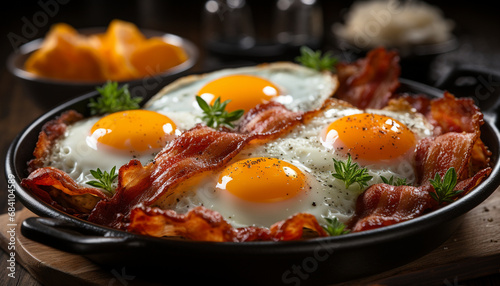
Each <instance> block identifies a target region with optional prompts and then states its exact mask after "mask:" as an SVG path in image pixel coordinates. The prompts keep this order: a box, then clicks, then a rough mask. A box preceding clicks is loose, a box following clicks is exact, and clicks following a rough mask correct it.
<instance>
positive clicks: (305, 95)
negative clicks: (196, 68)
mask: <svg viewBox="0 0 500 286" xmlns="http://www.w3.org/2000/svg"><path fill="white" fill-rule="evenodd" d="M235 74H245V75H254V76H258V77H261V78H264V79H267V80H268V81H270V82H272V83H273V84H275V85H276V86H278V88H279V89H280V91H281V92H284V94H281V95H280V96H279V97H277V98H276V99H275V100H276V101H278V102H280V103H282V104H284V105H285V106H286V107H287V108H288V109H290V110H295V111H297V110H302V111H306V110H312V109H316V108H319V107H320V106H321V104H322V103H323V101H325V100H326V99H327V98H328V97H331V96H332V95H333V93H334V91H335V90H336V88H337V85H338V82H337V78H336V76H334V75H332V74H331V73H329V72H318V71H316V70H313V69H310V68H306V67H303V66H300V65H297V64H293V63H288V62H280V63H271V64H262V65H258V66H252V67H242V68H232V69H222V70H218V71H215V72H211V73H206V74H202V75H191V76H187V77H183V78H180V79H178V80H176V81H174V82H173V83H171V84H169V85H167V86H166V87H165V88H163V89H162V90H161V91H160V92H159V93H158V94H157V95H155V96H154V97H153V98H151V99H150V100H149V101H148V102H147V103H146V104H145V105H144V108H145V109H149V110H153V111H157V112H159V113H164V114H166V113H168V112H171V111H186V112H189V113H191V114H196V115H198V116H200V115H201V109H200V108H199V107H198V104H197V103H196V101H195V96H196V95H198V91H199V90H200V89H201V88H202V87H203V86H205V85H206V84H207V83H209V82H211V81H213V80H215V79H218V78H221V77H224V76H228V75H235Z"/></svg>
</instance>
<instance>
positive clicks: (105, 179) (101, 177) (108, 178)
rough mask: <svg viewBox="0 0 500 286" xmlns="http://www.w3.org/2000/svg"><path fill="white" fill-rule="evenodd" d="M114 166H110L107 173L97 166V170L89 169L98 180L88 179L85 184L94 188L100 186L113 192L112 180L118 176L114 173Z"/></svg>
mask: <svg viewBox="0 0 500 286" xmlns="http://www.w3.org/2000/svg"><path fill="white" fill-rule="evenodd" d="M115 171H116V166H114V167H113V168H111V171H110V172H109V173H108V172H106V171H104V172H103V171H101V169H99V168H97V170H90V174H92V176H93V177H94V178H96V179H97V180H98V181H88V182H87V184H88V185H91V186H93V187H96V188H101V189H104V190H106V191H108V192H109V193H111V194H114V192H115V189H114V188H113V182H114V180H115V179H116V178H117V177H118V174H117V173H115Z"/></svg>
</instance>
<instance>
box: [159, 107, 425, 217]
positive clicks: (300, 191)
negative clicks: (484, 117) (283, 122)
mask: <svg viewBox="0 0 500 286" xmlns="http://www.w3.org/2000/svg"><path fill="white" fill-rule="evenodd" d="M431 135H432V125H431V124H430V123H429V122H427V120H426V119H425V117H423V116H422V115H420V114H417V113H416V112H409V111H408V110H400V111H398V110H360V109H357V108H355V107H353V106H351V105H349V104H347V103H345V102H342V101H334V102H333V104H330V105H329V107H328V108H326V109H325V110H324V111H323V112H321V113H320V114H318V115H317V116H315V117H314V118H312V119H311V120H310V121H308V122H307V123H305V124H301V125H298V126H297V127H295V128H294V129H293V130H292V131H291V132H290V133H288V134H287V135H286V136H283V137H281V138H278V139H275V140H272V141H270V142H267V143H265V144H262V145H258V144H249V145H248V146H247V147H245V148H244V149H243V150H242V151H241V152H240V153H239V154H238V155H237V156H236V157H235V158H234V159H233V160H232V161H231V162H230V163H229V164H228V165H227V166H226V167H225V168H224V169H223V170H219V171H217V172H214V173H209V174H206V175H205V176H204V177H203V178H202V179H199V180H198V181H197V182H196V183H194V184H189V187H186V186H185V188H184V189H182V192H181V193H182V195H181V196H180V197H179V198H178V199H177V201H176V202H175V203H174V204H171V203H169V200H166V199H165V200H159V201H158V202H157V206H159V207H161V208H167V209H174V210H176V211H178V212H181V213H183V212H186V211H188V210H189V209H191V208H193V207H194V206H198V205H203V206H205V207H207V208H210V209H213V210H216V211H217V212H219V213H220V214H221V215H222V216H223V217H224V218H225V219H226V220H227V221H228V222H229V223H231V224H232V225H233V226H235V227H242V226H260V227H269V226H271V225H272V224H273V223H275V222H278V221H281V220H284V219H286V218H288V217H290V216H292V215H294V214H296V213H299V212H305V213H310V214H313V215H314V216H316V218H317V219H318V220H319V222H320V223H325V219H326V218H334V217H336V218H338V219H339V220H340V221H342V222H347V221H348V220H349V219H350V218H351V217H352V215H353V213H354V210H355V202H356V198H357V197H358V196H359V194H360V193H361V192H362V191H363V190H362V189H361V188H360V187H359V186H358V185H357V184H352V185H350V186H348V187H346V186H345V183H344V181H341V180H339V179H336V178H335V177H333V176H332V172H333V171H334V170H335V168H334V160H333V159H336V160H341V161H346V159H347V158H348V156H349V155H350V156H351V157H352V159H353V161H354V162H356V163H358V164H359V165H360V166H361V167H362V168H366V169H367V171H368V174H369V175H370V176H372V179H370V180H369V181H368V182H367V183H368V185H373V184H377V183H382V182H383V181H382V178H381V177H382V176H383V177H385V178H387V179H389V178H390V177H392V176H394V177H395V178H406V180H407V183H410V184H411V183H414V182H415V179H416V176H415V170H414V167H413V166H414V152H415V148H416V143H417V141H418V140H419V139H421V138H424V137H428V136H431Z"/></svg>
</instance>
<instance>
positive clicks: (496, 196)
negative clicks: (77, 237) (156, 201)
mask: <svg viewBox="0 0 500 286" xmlns="http://www.w3.org/2000/svg"><path fill="white" fill-rule="evenodd" d="M32 216H35V215H34V214H33V213H31V212H30V211H29V210H27V209H23V210H21V211H19V212H18V213H16V217H15V218H16V222H17V229H16V236H15V238H16V251H17V253H16V261H17V262H18V263H20V264H21V265H22V266H23V267H24V268H25V269H27V270H28V271H29V272H30V273H31V275H32V276H34V277H35V278H36V279H37V280H38V281H39V282H40V283H42V284H46V285H156V284H154V283H150V282H146V281H142V280H141V279H139V278H138V277H134V276H133V275H131V274H130V273H126V269H112V270H111V271H108V270H103V269H101V268H99V267H98V266H97V265H95V264H94V263H92V262H91V261H89V260H87V259H86V258H84V257H82V256H79V255H75V254H71V253H67V252H63V251H59V250H57V249H54V248H52V247H49V246H46V245H43V244H40V243H37V242H35V241H33V240H30V239H28V238H26V237H24V236H23V235H22V234H21V230H20V225H21V222H22V221H23V220H24V219H26V218H28V217H32ZM8 219H9V217H8V215H7V214H4V215H2V216H0V230H1V231H0V246H1V247H2V248H3V249H4V250H5V251H6V249H7V246H8V242H9V233H8V232H7V231H8V230H9V227H10V226H9V221H8ZM7 252H9V251H7ZM495 273H500V189H497V190H496V191H495V192H494V193H493V194H492V195H491V196H490V197H489V198H488V199H487V200H486V201H484V202H483V203H482V204H481V205H479V206H477V207H476V208H474V209H473V210H471V211H470V212H469V213H467V214H466V217H465V220H464V222H463V224H462V225H461V226H460V228H459V229H458V230H457V231H456V232H455V233H454V234H453V235H452V236H451V237H450V238H449V239H448V240H447V241H446V242H445V243H443V244H442V245H441V246H440V247H438V248H437V249H435V250H434V251H432V252H431V253H429V254H427V255H425V256H423V257H421V258H420V259H418V260H416V261H413V262H411V263H409V264H406V265H404V266H401V267H398V268H395V269H392V270H389V271H386V272H384V273H380V274H378V275H374V276H371V277H367V278H363V279H359V280H356V281H350V282H349V283H346V285H347V284H349V285H352V284H363V285H365V284H378V285H401V284H407V283H408V282H409V281H412V282H413V283H415V282H416V281H418V284H421V285H457V281H464V280H468V279H474V278H477V277H483V276H487V275H491V274H495Z"/></svg>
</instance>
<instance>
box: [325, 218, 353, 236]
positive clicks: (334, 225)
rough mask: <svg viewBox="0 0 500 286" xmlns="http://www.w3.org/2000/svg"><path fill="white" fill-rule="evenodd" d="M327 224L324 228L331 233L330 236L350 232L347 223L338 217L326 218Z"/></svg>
mask: <svg viewBox="0 0 500 286" xmlns="http://www.w3.org/2000/svg"><path fill="white" fill-rule="evenodd" d="M325 220H326V222H327V224H326V226H323V229H324V230H325V231H326V232H327V233H328V234H329V235H330V236H337V235H342V234H346V233H349V230H347V229H345V227H346V226H345V224H343V223H342V222H340V221H339V220H338V219H337V218H333V219H331V218H325Z"/></svg>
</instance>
